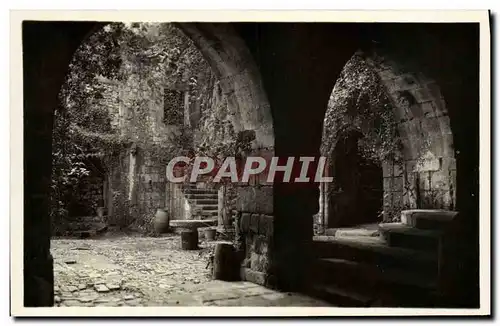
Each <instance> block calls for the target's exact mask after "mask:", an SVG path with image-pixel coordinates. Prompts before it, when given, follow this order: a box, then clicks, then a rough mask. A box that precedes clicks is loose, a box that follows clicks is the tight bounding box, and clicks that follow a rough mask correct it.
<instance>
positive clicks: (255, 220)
mask: <svg viewBox="0 0 500 326" xmlns="http://www.w3.org/2000/svg"><path fill="white" fill-rule="evenodd" d="M259 220H260V215H259V214H252V215H250V226H249V229H250V231H252V232H253V233H255V234H258V233H259Z"/></svg>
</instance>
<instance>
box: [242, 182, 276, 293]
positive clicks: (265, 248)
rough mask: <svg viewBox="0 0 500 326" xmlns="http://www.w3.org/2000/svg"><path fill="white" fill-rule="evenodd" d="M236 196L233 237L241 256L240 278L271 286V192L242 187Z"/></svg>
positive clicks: (269, 190) (265, 189)
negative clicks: (235, 239)
mask: <svg viewBox="0 0 500 326" xmlns="http://www.w3.org/2000/svg"><path fill="white" fill-rule="evenodd" d="M235 190H236V192H237V194H238V195H237V201H236V209H237V217H236V237H237V243H238V246H239V248H238V249H239V250H240V252H241V253H242V264H241V278H242V279H243V280H247V281H250V282H254V283H258V284H261V285H266V286H273V285H274V284H273V282H274V281H273V275H274V270H273V268H274V266H273V235H274V217H273V188H272V187H270V186H260V187H259V186H246V187H238V188H236V189H235Z"/></svg>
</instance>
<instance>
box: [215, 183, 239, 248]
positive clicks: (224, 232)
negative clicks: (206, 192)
mask: <svg viewBox="0 0 500 326" xmlns="http://www.w3.org/2000/svg"><path fill="white" fill-rule="evenodd" d="M227 196H228V192H227V186H226V185H224V184H223V185H221V186H220V188H219V193H218V205H217V206H218V214H217V218H218V221H217V232H218V233H219V235H221V236H222V237H224V238H227V239H232V238H233V236H234V232H235V230H234V225H233V223H232V220H231V218H232V212H231V208H230V207H228V198H227Z"/></svg>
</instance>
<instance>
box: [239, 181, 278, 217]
mask: <svg viewBox="0 0 500 326" xmlns="http://www.w3.org/2000/svg"><path fill="white" fill-rule="evenodd" d="M236 207H237V209H238V210H239V211H242V212H252V213H261V214H272V213H273V189H272V187H269V186H261V187H252V186H248V187H238V189H237V202H236Z"/></svg>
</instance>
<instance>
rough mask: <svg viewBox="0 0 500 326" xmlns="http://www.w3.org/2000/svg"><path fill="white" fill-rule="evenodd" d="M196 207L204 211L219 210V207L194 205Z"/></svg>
mask: <svg viewBox="0 0 500 326" xmlns="http://www.w3.org/2000/svg"><path fill="white" fill-rule="evenodd" d="M193 206H196V208H197V209H201V210H203V211H217V210H218V209H219V206H218V205H197V204H195V205H193Z"/></svg>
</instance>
